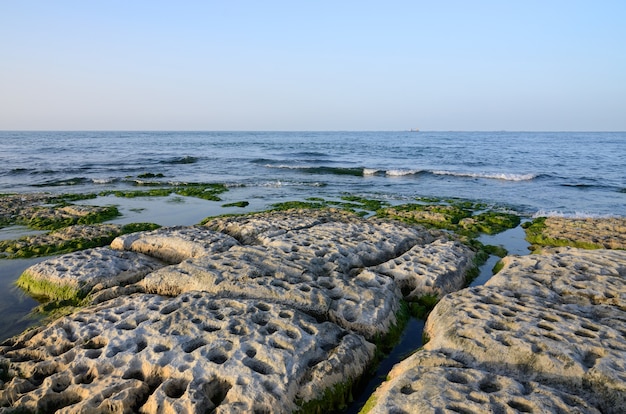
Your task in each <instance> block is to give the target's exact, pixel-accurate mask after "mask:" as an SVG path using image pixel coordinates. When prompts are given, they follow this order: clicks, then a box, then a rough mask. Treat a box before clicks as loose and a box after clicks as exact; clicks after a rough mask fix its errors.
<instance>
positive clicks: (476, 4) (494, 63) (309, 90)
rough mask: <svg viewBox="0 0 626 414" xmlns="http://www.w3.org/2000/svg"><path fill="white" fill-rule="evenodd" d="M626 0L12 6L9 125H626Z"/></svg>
mask: <svg viewBox="0 0 626 414" xmlns="http://www.w3.org/2000/svg"><path fill="white" fill-rule="evenodd" d="M625 22H626V1H624V0H615V1H604V0H598V1H591V0H587V1H576V0H539V1H534V0H531V1H508V0H494V1H483V0H476V1H466V0H459V1H449V0H443V1H393V0H390V1H377V2H374V1H338V0H333V1H325V0H322V1H306V2H305V1H294V0H291V1H272V0H264V1H248V0H242V1H230V0H223V1H139V0H133V1H131V0H123V1H115V0H106V1H105V0H101V1H85V0H76V1H63V0H55V1H49V0H45V1H30V0H20V1H10V0H0V129H3V130H7V129H9V130H12V129H27V130H31V129H52V130H58V129H62V130H83V129H98V130H101V129H104V130H110V129H113V130H137V129H148V130H161V129H165V130H402V129H409V128H420V129H423V130H503V129H505V130H622V131H623V130H626V23H625Z"/></svg>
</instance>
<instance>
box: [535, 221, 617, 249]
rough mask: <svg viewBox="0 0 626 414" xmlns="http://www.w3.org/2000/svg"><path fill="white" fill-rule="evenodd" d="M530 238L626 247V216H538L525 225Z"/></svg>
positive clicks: (561, 243) (539, 241)
mask: <svg viewBox="0 0 626 414" xmlns="http://www.w3.org/2000/svg"><path fill="white" fill-rule="evenodd" d="M525 227H526V238H527V239H528V241H529V242H531V243H532V244H534V245H539V246H572V247H581V248H587V249H622V250H623V249H626V218H624V217H611V218H580V219H571V218H564V217H538V218H536V219H535V220H533V221H532V222H529V223H528V224H526V225H525Z"/></svg>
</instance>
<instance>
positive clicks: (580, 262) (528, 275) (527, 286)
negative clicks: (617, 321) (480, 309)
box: [487, 247, 626, 311]
mask: <svg viewBox="0 0 626 414" xmlns="http://www.w3.org/2000/svg"><path fill="white" fill-rule="evenodd" d="M502 262H503V264H504V268H503V269H502V270H501V271H500V275H501V276H499V277H494V278H492V279H491V280H490V281H489V282H488V283H487V285H488V286H502V287H505V288H507V289H509V290H514V291H517V292H519V293H524V294H528V295H540V296H554V295H556V296H558V297H560V300H561V301H564V302H572V303H578V304H596V305H600V304H606V305H613V306H617V307H619V308H620V309H621V310H623V311H626V289H625V287H624V285H625V282H624V281H625V280H626V251H624V250H583V249H575V248H571V247H559V248H552V249H543V254H541V255H534V254H533V255H529V256H522V257H517V256H509V257H505V258H504V259H503V260H502Z"/></svg>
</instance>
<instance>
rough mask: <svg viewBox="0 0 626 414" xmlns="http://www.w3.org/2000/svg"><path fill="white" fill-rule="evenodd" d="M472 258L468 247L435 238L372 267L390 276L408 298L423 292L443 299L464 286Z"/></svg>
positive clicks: (471, 264) (422, 294) (416, 296)
mask: <svg viewBox="0 0 626 414" xmlns="http://www.w3.org/2000/svg"><path fill="white" fill-rule="evenodd" d="M473 259H474V252H473V251H472V250H471V249H470V248H469V247H467V246H465V245H463V244H461V243H459V242H455V241H451V240H436V241H434V242H432V243H430V244H427V245H417V246H414V247H413V248H412V249H411V250H409V251H407V252H406V253H405V254H403V255H401V256H399V257H396V258H394V259H391V260H389V261H387V262H385V263H383V264H380V265H378V266H375V267H373V268H372V270H373V271H375V272H377V273H380V274H383V275H386V276H390V277H392V278H393V279H394V280H395V281H396V284H397V285H398V287H399V288H400V289H401V291H402V294H403V296H404V297H405V298H407V299H409V300H411V299H417V298H419V297H420V296H424V295H434V296H437V297H439V298H442V297H443V296H444V295H446V294H447V293H450V292H454V291H457V290H459V289H461V288H462V287H463V286H465V285H466V283H467V281H466V275H467V272H468V271H469V270H470V269H471V268H472V267H474V262H473Z"/></svg>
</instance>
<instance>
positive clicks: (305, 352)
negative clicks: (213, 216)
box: [0, 292, 375, 413]
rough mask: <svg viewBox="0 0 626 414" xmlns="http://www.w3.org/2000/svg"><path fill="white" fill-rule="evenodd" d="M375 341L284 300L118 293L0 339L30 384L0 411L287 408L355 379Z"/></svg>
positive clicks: (0, 395) (11, 390) (7, 392)
mask: <svg viewBox="0 0 626 414" xmlns="http://www.w3.org/2000/svg"><path fill="white" fill-rule="evenodd" d="M374 350H375V347H374V345H372V344H370V343H369V342H367V341H366V340H365V339H364V338H363V337H361V336H359V335H355V334H352V333H350V332H348V331H346V330H344V329H341V328H340V327H338V326H337V325H335V324H333V323H329V322H321V323H320V322H317V321H316V319H314V318H312V317H311V316H308V315H306V314H304V313H301V312H299V311H297V310H294V309H292V308H290V307H286V306H283V305H277V304H271V303H267V302H264V301H255V300H237V301H235V300H227V299H213V298H212V297H211V295H210V294H208V293H201V292H194V293H188V294H183V295H180V296H178V297H176V298H163V297H161V296H157V295H149V294H139V295H132V296H127V297H120V298H116V299H114V300H111V301H108V302H105V303H103V304H100V305H97V306H94V307H90V308H86V309H84V310H81V311H79V312H77V313H74V314H72V315H70V316H67V317H64V318H61V319H59V320H57V321H56V322H54V323H52V324H51V325H49V326H47V327H45V328H40V329H38V330H36V331H33V332H28V333H25V334H23V335H21V336H18V337H15V338H13V339H11V340H9V341H6V342H5V343H4V344H3V345H2V346H0V355H2V358H5V359H7V360H8V361H10V362H11V363H12V368H13V369H15V370H19V371H20V373H21V374H22V376H24V377H25V378H28V379H20V378H17V377H16V378H13V379H12V380H11V381H9V382H8V383H7V384H5V386H4V387H3V389H2V391H0V406H4V405H6V404H7V403H9V402H10V403H11V404H12V407H14V408H17V409H24V410H29V411H51V410H53V409H63V410H64V412H145V413H152V412H163V413H204V412H208V411H211V410H215V412H218V413H235V412H291V411H293V410H295V409H296V408H297V406H298V405H297V402H307V401H311V400H315V399H319V398H321V397H322V396H323V392H324V390H327V389H332V388H333V387H334V386H337V385H341V384H343V383H345V382H348V383H349V382H350V381H351V380H354V379H355V378H357V377H359V376H360V375H361V374H362V373H363V372H364V370H365V369H366V367H367V365H368V364H369V363H370V362H371V360H372V358H373V357H374Z"/></svg>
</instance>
